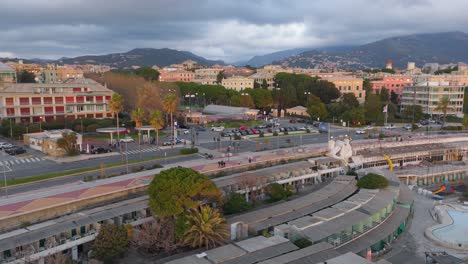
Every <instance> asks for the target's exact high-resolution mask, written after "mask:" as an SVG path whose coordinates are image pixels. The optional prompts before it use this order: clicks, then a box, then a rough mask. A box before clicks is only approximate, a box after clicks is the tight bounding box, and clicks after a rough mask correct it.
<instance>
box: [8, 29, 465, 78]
mask: <svg viewBox="0 0 468 264" xmlns="http://www.w3.org/2000/svg"><path fill="white" fill-rule="evenodd" d="M467 47H468V34H466V33H464V32H459V31H456V32H444V33H431V34H413V35H406V36H399V37H392V38H386V39H383V40H379V41H376V42H372V43H368V44H365V45H360V46H336V47H321V48H295V49H288V50H283V51H278V52H274V53H270V54H265V55H258V56H254V57H252V58H251V59H250V60H248V61H246V62H242V63H238V64H236V65H251V66H255V67H261V66H263V65H267V64H280V65H284V66H289V67H301V68H333V69H340V70H353V69H363V68H369V67H370V68H382V67H383V66H384V65H385V62H386V61H387V60H392V61H393V65H394V66H395V67H398V68H404V67H406V64H407V62H409V61H411V62H415V63H416V65H418V66H419V67H421V66H422V65H423V64H424V63H428V62H437V63H440V64H446V63H457V62H465V63H466V62H468V52H467ZM5 60H9V59H5V58H4V59H2V58H0V61H5ZM185 60H194V61H197V62H198V63H199V64H200V65H203V66H212V65H215V64H220V65H225V63H224V62H223V61H221V60H209V59H206V58H203V57H201V56H197V55H195V54H193V53H191V52H188V51H178V50H174V49H168V48H163V49H153V48H137V49H133V50H131V51H128V52H125V53H112V54H107V55H87V56H79V57H75V58H61V59H59V60H55V61H54V60H41V59H28V60H24V62H25V63H30V62H36V63H58V64H103V65H109V66H111V67H115V68H126V67H132V66H153V65H158V66H161V67H164V66H169V65H171V64H176V63H181V62H183V61H185Z"/></svg>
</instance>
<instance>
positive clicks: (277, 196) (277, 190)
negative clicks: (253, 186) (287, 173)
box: [266, 182, 292, 202]
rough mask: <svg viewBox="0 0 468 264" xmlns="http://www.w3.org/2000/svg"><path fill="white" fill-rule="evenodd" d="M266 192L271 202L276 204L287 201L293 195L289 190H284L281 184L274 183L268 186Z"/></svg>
mask: <svg viewBox="0 0 468 264" xmlns="http://www.w3.org/2000/svg"><path fill="white" fill-rule="evenodd" d="M266 192H267V194H268V196H269V197H270V199H269V201H270V202H276V201H280V200H285V199H287V198H288V197H289V196H291V195H292V192H291V190H290V189H289V188H283V186H282V185H281V184H279V183H276V182H275V183H272V184H270V185H268V186H267V188H266Z"/></svg>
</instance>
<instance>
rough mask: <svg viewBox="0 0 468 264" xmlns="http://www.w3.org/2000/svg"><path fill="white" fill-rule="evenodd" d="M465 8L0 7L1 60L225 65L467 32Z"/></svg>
mask: <svg viewBox="0 0 468 264" xmlns="http://www.w3.org/2000/svg"><path fill="white" fill-rule="evenodd" d="M467 10H468V0H443V1H442V0H270V1H268V0H0V25H1V27H0V57H5V56H9V57H13V56H18V57H23V58H52V59H55V58H60V57H63V56H66V57H73V56H79V55H86V54H108V53H116V52H126V51H128V50H131V49H133V48H164V47H168V48H173V49H178V50H188V51H191V52H194V53H195V54H197V55H200V56H204V57H206V58H209V59H222V60H225V61H227V62H232V61H238V60H245V59H249V58H250V57H251V56H253V55H261V54H266V53H270V52H275V51H280V50H284V49H290V48H298V47H322V46H330V45H334V46H335V45H336V46H342V45H351V44H363V43H367V42H370V41H375V40H379V39H381V38H386V37H391V36H397V35H402V34H410V33H423V32H442V31H456V30H458V31H465V32H467V33H468V30H467V29H468V15H467V14H466V11H467Z"/></svg>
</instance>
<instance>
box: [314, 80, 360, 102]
mask: <svg viewBox="0 0 468 264" xmlns="http://www.w3.org/2000/svg"><path fill="white" fill-rule="evenodd" d="M322 79H323V80H326V81H329V82H331V83H333V84H334V85H335V86H336V88H337V89H338V90H339V91H340V93H341V94H345V93H353V94H354V95H355V96H356V98H357V99H358V101H359V102H360V103H363V102H364V100H365V98H366V91H365V90H364V87H363V79H362V78H357V77H354V76H331V77H323V78H322Z"/></svg>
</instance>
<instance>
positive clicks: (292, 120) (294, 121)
mask: <svg viewBox="0 0 468 264" xmlns="http://www.w3.org/2000/svg"><path fill="white" fill-rule="evenodd" d="M296 122H297V120H296V119H289V123H292V124H294V123H296Z"/></svg>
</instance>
